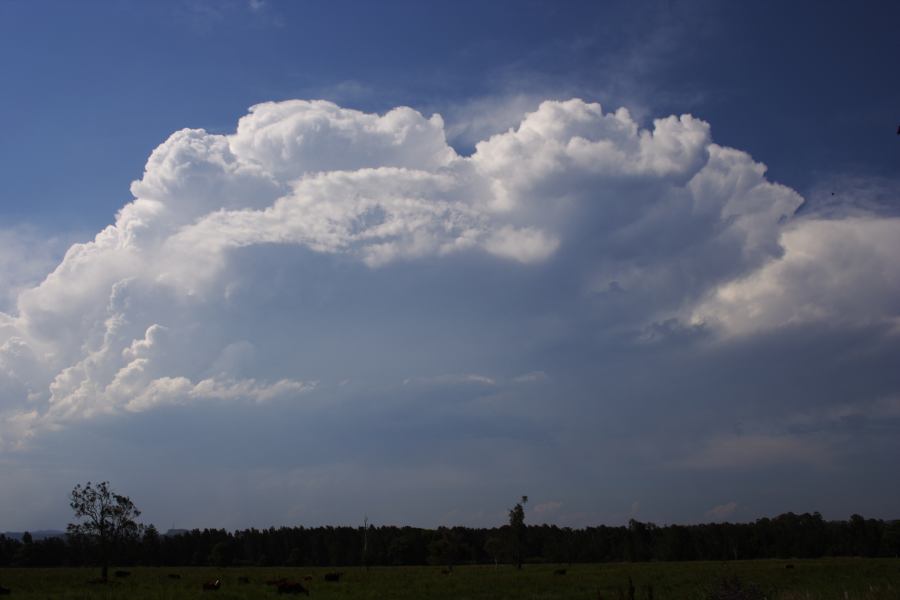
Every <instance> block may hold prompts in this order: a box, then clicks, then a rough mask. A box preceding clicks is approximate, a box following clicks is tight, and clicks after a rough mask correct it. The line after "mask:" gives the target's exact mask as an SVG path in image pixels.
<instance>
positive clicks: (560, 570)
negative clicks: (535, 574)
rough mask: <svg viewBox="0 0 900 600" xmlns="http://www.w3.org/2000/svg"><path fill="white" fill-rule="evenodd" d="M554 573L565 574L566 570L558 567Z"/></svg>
mask: <svg viewBox="0 0 900 600" xmlns="http://www.w3.org/2000/svg"><path fill="white" fill-rule="evenodd" d="M553 574H554V575H565V574H566V570H565V569H557V570H555V571H553Z"/></svg>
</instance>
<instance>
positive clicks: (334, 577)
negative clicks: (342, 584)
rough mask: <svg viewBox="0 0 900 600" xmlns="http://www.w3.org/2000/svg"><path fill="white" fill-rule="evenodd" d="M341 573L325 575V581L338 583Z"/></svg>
mask: <svg viewBox="0 0 900 600" xmlns="http://www.w3.org/2000/svg"><path fill="white" fill-rule="evenodd" d="M343 575H344V574H343V573H325V581H340V580H341V577H342V576H343Z"/></svg>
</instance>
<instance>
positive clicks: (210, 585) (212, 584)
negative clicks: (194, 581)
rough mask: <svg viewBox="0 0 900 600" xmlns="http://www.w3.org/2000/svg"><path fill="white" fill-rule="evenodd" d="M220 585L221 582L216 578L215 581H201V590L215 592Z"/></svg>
mask: <svg viewBox="0 0 900 600" xmlns="http://www.w3.org/2000/svg"><path fill="white" fill-rule="evenodd" d="M221 586H222V582H221V581H219V580H218V579H216V580H215V581H206V582H204V583H203V591H204V592H217V591H218V590H219V588H220V587H221Z"/></svg>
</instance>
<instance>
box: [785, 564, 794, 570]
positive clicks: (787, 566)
mask: <svg viewBox="0 0 900 600" xmlns="http://www.w3.org/2000/svg"><path fill="white" fill-rule="evenodd" d="M784 568H785V569H793V568H794V565H793V563H788V564H786V565H784Z"/></svg>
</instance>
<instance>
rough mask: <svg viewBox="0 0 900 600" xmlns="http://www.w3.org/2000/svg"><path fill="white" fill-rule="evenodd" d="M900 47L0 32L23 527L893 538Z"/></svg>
mask: <svg viewBox="0 0 900 600" xmlns="http://www.w3.org/2000/svg"><path fill="white" fill-rule="evenodd" d="M898 22H900V6H898V4H897V3H896V2H875V1H873V2H865V3H857V4H850V3H845V2H788V3H785V2H741V3H738V2H729V3H723V2H712V1H709V2H706V1H690V2H688V1H686V2H679V1H674V0H670V1H659V2H641V3H637V2H575V1H570V2H538V1H525V0H522V1H518V2H512V1H509V2H507V1H499V0H498V1H494V2H466V1H458V2H452V3H435V2H368V1H366V2H312V1H304V2H301V1H296V2H276V1H274V0H222V1H216V2H213V1H206V0H172V1H169V2H138V1H129V0H120V1H112V0H110V1H108V2H99V1H86V2H63V1H60V2H25V1H18V0H0V76H2V79H0V113H2V114H3V115H4V117H5V118H4V121H3V134H2V136H0V165H2V171H0V174H2V177H0V481H2V482H3V483H2V485H0V530H5V529H9V530H21V529H26V528H28V529H35V528H47V527H59V526H62V525H64V524H65V522H66V520H67V519H68V518H69V515H68V506H67V503H66V502H65V496H66V493H67V492H68V491H69V490H70V489H71V487H72V486H73V485H74V484H75V483H77V482H79V481H82V482H83V481H86V480H93V481H98V480H105V479H109V480H110V481H112V482H113V484H114V486H115V487H116V488H117V489H121V490H122V491H124V492H126V493H129V494H130V495H132V496H133V497H134V498H135V500H136V501H137V502H138V505H139V506H140V507H141V508H142V509H143V510H144V515H145V517H146V518H147V521H148V522H155V523H156V524H157V525H158V526H161V527H168V526H169V525H171V524H173V523H174V524H177V525H178V526H186V527H194V526H198V527H203V526H210V527H246V526H263V527H264V526H269V525H280V524H288V525H290V524H310V525H314V524H321V523H348V522H351V523H355V522H357V521H359V518H360V515H363V514H368V515H369V516H370V517H371V519H372V520H373V522H376V523H401V524H412V525H423V526H434V525H441V524H447V525H453V524H466V525H496V524H498V523H502V522H503V521H504V519H505V515H506V510H507V509H508V507H509V506H510V505H511V503H512V502H514V501H515V500H516V499H517V498H519V497H520V496H521V495H522V494H528V495H529V496H530V497H531V498H532V500H533V501H532V502H531V503H529V516H528V518H529V522H544V521H546V522H553V523H559V524H561V525H572V526H582V525H587V524H596V523H623V522H626V521H627V520H628V519H629V518H632V517H634V518H639V519H642V520H652V521H656V522H698V521H704V520H720V519H732V520H748V519H754V518H757V517H760V516H765V515H773V514H778V513H780V512H784V511H788V510H792V511H795V512H802V511H813V510H819V511H821V512H822V513H823V514H824V515H825V516H826V517H828V518H845V517H847V516H848V515H849V514H851V513H853V512H859V513H863V514H865V515H867V516H875V517H883V518H896V517H897V516H898V515H897V506H898V502H900V482H898V480H897V478H896V476H895V475H896V473H895V472H896V466H895V465H894V464H893V463H894V457H896V456H897V455H898V454H900V436H898V435H897V433H898V432H900V377H898V374H897V373H898V370H897V369H896V362H897V358H898V356H900V326H898V323H900V270H898V269H900V267H898V265H900V263H898V261H897V259H896V257H897V256H898V255H900V169H898V167H900V136H897V135H896V130H897V129H896V128H897V126H898V124H900V81H898V78H897V77H896V75H897V63H898V60H897V59H898V57H900V36H897V35H896V26H897V23H898ZM317 99H321V100H326V101H327V102H312V100H317ZM598 103H599V104H598ZM601 105H602V108H601ZM251 107H253V108H252V109H251ZM403 107H411V108H403ZM619 107H626V108H627V111H625V110H622V111H619V110H617V109H619ZM433 115H435V116H433ZM436 115H441V116H440V117H438V116H436ZM691 115H692V116H691ZM185 128H191V130H185ZM199 129H202V130H205V131H199ZM763 165H765V166H766V167H767V168H768V171H766V169H765V167H764V166H763ZM223 440H226V441H225V442H223ZM160 465H164V466H165V468H160Z"/></svg>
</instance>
